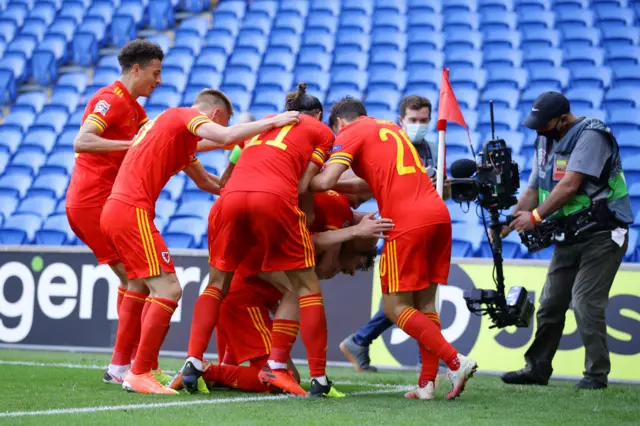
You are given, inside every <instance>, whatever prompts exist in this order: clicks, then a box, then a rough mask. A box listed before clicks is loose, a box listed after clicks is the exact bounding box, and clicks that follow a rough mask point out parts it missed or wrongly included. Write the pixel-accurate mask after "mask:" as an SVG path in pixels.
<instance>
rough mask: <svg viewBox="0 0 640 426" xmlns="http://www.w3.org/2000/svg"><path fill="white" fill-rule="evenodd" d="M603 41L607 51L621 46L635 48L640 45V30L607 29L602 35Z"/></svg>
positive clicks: (624, 28)
mask: <svg viewBox="0 0 640 426" xmlns="http://www.w3.org/2000/svg"><path fill="white" fill-rule="evenodd" d="M602 40H603V45H604V47H605V48H607V49H610V48H616V47H619V46H627V47H629V46H635V45H637V44H640V29H638V28H637V27H613V28H607V30H606V31H603V33H602Z"/></svg>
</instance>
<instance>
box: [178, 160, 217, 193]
mask: <svg viewBox="0 0 640 426" xmlns="http://www.w3.org/2000/svg"><path fill="white" fill-rule="evenodd" d="M184 172H185V173H186V174H187V176H189V177H190V178H191V180H192V181H194V182H195V183H196V185H197V186H198V188H200V189H202V190H203V191H206V192H210V193H211V194H216V195H220V178H219V177H218V176H216V175H213V174H211V173H209V172H208V171H207V169H205V168H204V166H203V165H202V164H201V163H200V162H199V161H197V160H196V161H194V162H193V163H191V164H190V165H189V166H188V167H187V168H185V169H184Z"/></svg>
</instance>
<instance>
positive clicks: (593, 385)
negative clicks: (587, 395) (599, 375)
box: [575, 377, 607, 390]
mask: <svg viewBox="0 0 640 426" xmlns="http://www.w3.org/2000/svg"><path fill="white" fill-rule="evenodd" d="M575 388H576V389H587V390H598V389H606V388H607V384H606V383H602V382H598V381H597V380H593V379H590V378H588V377H583V378H582V380H580V381H579V382H578V383H576V384H575Z"/></svg>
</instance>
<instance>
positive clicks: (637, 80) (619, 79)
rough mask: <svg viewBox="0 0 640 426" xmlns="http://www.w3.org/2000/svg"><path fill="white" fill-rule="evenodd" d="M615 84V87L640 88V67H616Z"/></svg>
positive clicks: (614, 72) (614, 73)
mask: <svg viewBox="0 0 640 426" xmlns="http://www.w3.org/2000/svg"><path fill="white" fill-rule="evenodd" d="M613 83H614V85H615V87H630V88H635V87H639V86H640V66H638V65H627V66H621V67H616V68H615V69H614V71H613Z"/></svg>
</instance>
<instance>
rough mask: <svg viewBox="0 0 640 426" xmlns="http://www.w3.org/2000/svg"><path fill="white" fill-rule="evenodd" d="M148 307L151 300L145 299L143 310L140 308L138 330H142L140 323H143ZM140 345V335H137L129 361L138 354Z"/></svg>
mask: <svg viewBox="0 0 640 426" xmlns="http://www.w3.org/2000/svg"><path fill="white" fill-rule="evenodd" d="M149 306H151V298H150V297H147V300H145V303H144V308H142V315H141V316H140V328H141V329H142V323H144V317H146V316H147V312H149ZM139 343H140V334H139V333H138V337H137V338H136V343H135V345H133V350H132V351H131V360H134V359H135V358H136V354H137V353H138V344H139Z"/></svg>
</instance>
